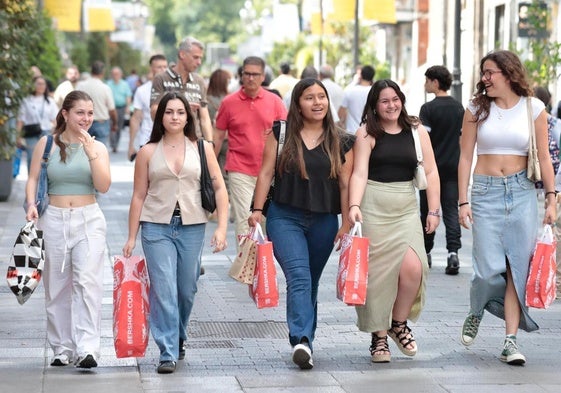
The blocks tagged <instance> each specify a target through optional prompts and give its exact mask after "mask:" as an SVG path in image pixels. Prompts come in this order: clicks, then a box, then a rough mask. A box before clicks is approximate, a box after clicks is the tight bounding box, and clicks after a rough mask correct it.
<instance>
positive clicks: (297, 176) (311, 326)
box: [249, 78, 354, 369]
mask: <svg viewBox="0 0 561 393" xmlns="http://www.w3.org/2000/svg"><path fill="white" fill-rule="evenodd" d="M277 127H278V124H275V126H274V127H273V131H274V132H272V133H270V135H269V136H268V137H267V141H266V143H265V151H264V154H263V165H262V167H261V171H260V173H259V177H258V179H257V184H256V187H255V202H254V206H255V207H256V208H254V209H253V213H252V215H251V216H250V217H249V225H250V226H255V223H257V222H259V223H260V222H261V220H262V211H261V209H259V208H261V207H262V206H263V204H264V202H265V197H266V195H267V192H268V190H269V186H270V184H271V180H272V179H273V175H275V193H274V196H273V201H272V202H271V205H270V207H269V210H268V213H267V234H268V235H269V237H270V239H271V241H272V242H273V250H274V254H275V257H276V259H277V261H278V262H279V264H280V266H281V268H282V270H283V272H284V275H285V277H286V284H287V302H286V303H287V311H286V314H287V322H288V328H289V340H290V344H291V345H292V347H293V353H292V360H293V362H294V363H296V364H297V365H298V366H299V367H300V368H301V369H310V368H312V367H313V361H312V350H313V347H312V343H313V340H314V335H315V330H316V326H317V294H318V285H319V280H320V277H321V273H322V271H323V268H324V267H325V264H326V263H327V260H328V258H329V256H330V254H331V251H332V250H333V245H334V243H335V242H336V241H337V240H339V238H340V237H341V236H342V235H343V233H345V232H348V230H349V220H348V211H349V208H348V206H349V205H348V181H349V178H350V174H351V169H352V165H353V155H352V154H353V153H352V149H351V148H352V144H353V141H354V138H353V136H351V135H348V134H346V133H344V131H343V130H340V129H338V128H336V126H335V123H334V121H333V117H332V116H331V111H330V109H329V97H328V94H327V90H326V89H325V87H324V86H323V84H322V83H321V82H320V81H319V80H317V79H312V78H307V79H303V80H301V81H300V82H298V84H296V86H295V87H294V91H293V94H292V98H291V103H290V108H289V111H288V118H287V122H286V139H285V143H284V146H283V149H282V152H281V155H280V157H279V159H278V162H276V160H277V145H278V141H277V139H278V135H279V133H278V130H277ZM275 164H276V165H275ZM275 166H276V168H275ZM341 212H342V214H343V217H342V222H343V225H342V227H341V228H339V224H338V220H337V215H338V214H339V213H341Z"/></svg>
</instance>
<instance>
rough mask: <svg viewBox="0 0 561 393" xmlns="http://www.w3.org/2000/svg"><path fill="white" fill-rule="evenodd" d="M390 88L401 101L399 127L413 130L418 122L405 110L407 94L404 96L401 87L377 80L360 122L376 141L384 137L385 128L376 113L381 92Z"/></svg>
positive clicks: (392, 82) (387, 81)
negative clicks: (412, 127)
mask: <svg viewBox="0 0 561 393" xmlns="http://www.w3.org/2000/svg"><path fill="white" fill-rule="evenodd" d="M388 87H389V88H391V89H393V90H394V91H395V93H396V94H397V96H398V97H399V100H400V101H401V113H400V114H399V118H398V119H397V123H398V124H399V126H400V127H401V128H402V129H403V130H411V126H412V125H413V124H416V123H417V122H418V120H417V118H416V117H414V116H409V114H407V110H406V109H405V94H403V92H402V91H401V89H400V88H399V85H398V84H397V83H395V82H394V81H392V80H391V79H381V80H377V81H376V82H374V84H373V85H372V87H371V88H370V91H369V92H368V98H367V99H366V105H364V110H363V111H362V118H361V120H360V124H366V132H367V133H368V135H371V136H373V137H374V139H380V138H382V137H383V136H384V128H383V127H382V125H381V124H380V121H379V119H378V114H377V113H376V104H377V103H378V99H379V98H380V92H381V91H382V90H384V89H386V88H388Z"/></svg>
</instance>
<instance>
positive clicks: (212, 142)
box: [207, 140, 216, 146]
mask: <svg viewBox="0 0 561 393" xmlns="http://www.w3.org/2000/svg"><path fill="white" fill-rule="evenodd" d="M207 142H208V143H211V144H212V146H216V145H215V144H214V141H209V140H207Z"/></svg>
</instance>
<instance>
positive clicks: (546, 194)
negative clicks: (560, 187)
mask: <svg viewBox="0 0 561 393" xmlns="http://www.w3.org/2000/svg"><path fill="white" fill-rule="evenodd" d="M549 194H553V195H557V191H548V192H546V193H545V197H546V198H547V196H548V195H549Z"/></svg>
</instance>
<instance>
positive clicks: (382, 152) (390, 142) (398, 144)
mask: <svg viewBox="0 0 561 393" xmlns="http://www.w3.org/2000/svg"><path fill="white" fill-rule="evenodd" d="M416 167H417V153H416V152H415V143H414V141H413V134H412V133H411V130H401V132H400V133H398V134H388V133H386V134H384V136H383V137H382V138H379V139H377V140H376V145H375V146H374V149H372V152H371V153H370V161H369V163H368V179H369V180H374V181H379V182H382V183H390V182H398V181H409V180H412V179H413V176H414V174H415V168H416Z"/></svg>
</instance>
